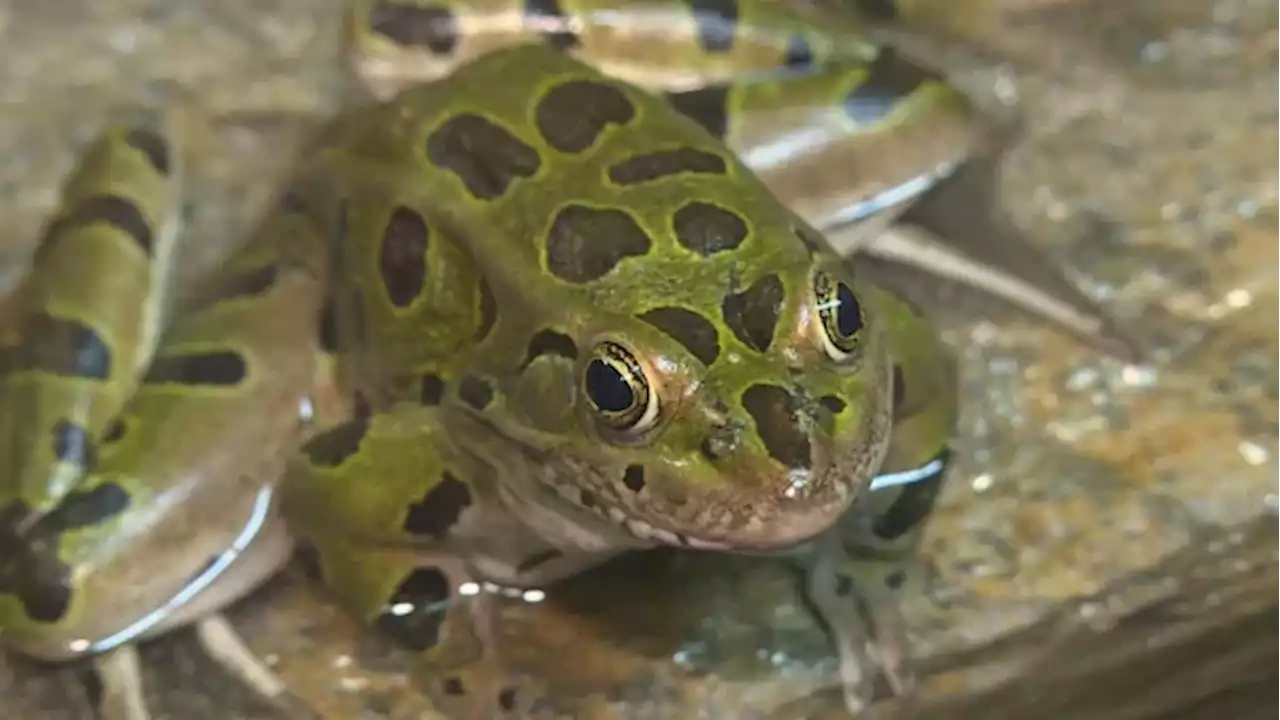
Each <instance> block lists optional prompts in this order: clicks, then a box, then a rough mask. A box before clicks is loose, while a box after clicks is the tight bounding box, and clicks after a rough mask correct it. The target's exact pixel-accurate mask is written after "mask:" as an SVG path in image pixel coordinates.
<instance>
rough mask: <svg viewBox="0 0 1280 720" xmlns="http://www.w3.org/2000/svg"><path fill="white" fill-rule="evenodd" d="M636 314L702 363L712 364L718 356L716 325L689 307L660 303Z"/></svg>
mask: <svg viewBox="0 0 1280 720" xmlns="http://www.w3.org/2000/svg"><path fill="white" fill-rule="evenodd" d="M639 317H640V319H641V320H643V321H645V322H647V323H649V324H650V325H652V326H654V327H655V328H657V329H659V330H661V331H662V332H663V333H665V334H666V335H668V336H670V337H671V338H672V339H673V340H675V341H676V342H678V343H680V344H681V345H683V346H684V348H685V349H686V350H688V351H689V353H690V354H691V355H693V356H694V357H696V358H698V360H699V361H700V362H702V364H703V365H707V366H711V365H712V364H714V363H715V361H716V358H718V357H720V336H719V335H718V334H717V333H716V326H715V325H712V324H711V321H710V320H708V319H706V318H704V317H702V316H701V315H699V314H698V313H696V312H694V311H692V310H689V309H687V308H681V307H661V308H655V309H653V310H650V311H648V312H646V313H644V314H642V315H640V316H639Z"/></svg>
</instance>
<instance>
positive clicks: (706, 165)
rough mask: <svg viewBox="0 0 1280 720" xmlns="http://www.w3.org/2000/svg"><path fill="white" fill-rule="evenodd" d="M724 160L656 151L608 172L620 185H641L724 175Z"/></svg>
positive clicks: (686, 151)
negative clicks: (682, 177)
mask: <svg viewBox="0 0 1280 720" xmlns="http://www.w3.org/2000/svg"><path fill="white" fill-rule="evenodd" d="M725 169H726V165H725V160H724V158H723V157H721V156H720V155H716V154H715V153H710V152H707V151H705V150H696V149H694V148H673V149H670V150H657V151H654V152H651V153H645V154H643V155H634V156H632V157H630V158H627V159H626V160H623V161H621V162H618V163H615V164H614V165H613V166H611V167H610V168H609V180H610V181H612V182H613V183H614V184H617V185H624V186H625V185H639V184H640V183H644V182H649V181H652V180H658V179H661V178H665V177H671V176H672V175H681V174H684V173H692V174H695V175H723V174H724V173H725Z"/></svg>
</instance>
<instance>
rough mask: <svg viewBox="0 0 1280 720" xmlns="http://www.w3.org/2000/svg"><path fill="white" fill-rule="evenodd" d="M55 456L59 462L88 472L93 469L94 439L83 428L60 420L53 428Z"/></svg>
mask: <svg viewBox="0 0 1280 720" xmlns="http://www.w3.org/2000/svg"><path fill="white" fill-rule="evenodd" d="M53 455H54V457H56V458H58V462H63V463H66V464H68V465H73V466H75V467H77V468H79V469H80V470H81V471H87V470H89V469H90V468H91V467H93V458H94V447H93V438H92V437H90V436H89V432H88V431H87V430H85V429H84V428H83V427H81V426H79V425H76V424H75V423H73V422H71V421H69V420H59V421H58V422H57V423H56V424H55V425H54V426H53Z"/></svg>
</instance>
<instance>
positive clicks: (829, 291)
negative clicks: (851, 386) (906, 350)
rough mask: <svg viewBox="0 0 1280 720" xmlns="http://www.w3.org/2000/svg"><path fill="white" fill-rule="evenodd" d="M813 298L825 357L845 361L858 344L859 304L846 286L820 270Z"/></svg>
mask: <svg viewBox="0 0 1280 720" xmlns="http://www.w3.org/2000/svg"><path fill="white" fill-rule="evenodd" d="M813 295H814V299H815V301H816V303H817V308H818V324H819V325H821V327H820V328H819V332H818V335H819V336H821V338H822V346H823V347H824V348H825V349H826V351H827V355H829V356H830V357H831V359H832V360H835V361H837V362H840V361H843V360H846V359H848V358H849V356H850V355H852V354H853V353H854V351H856V350H857V349H858V344H859V342H860V341H861V335H862V325H863V321H864V318H863V315H862V304H861V303H859V302H858V298H857V296H856V295H854V294H853V288H851V287H849V284H848V283H846V282H844V281H842V280H836V279H835V278H833V277H831V276H830V275H828V274H827V273H825V272H822V271H821V270H819V271H818V272H816V273H814V275H813Z"/></svg>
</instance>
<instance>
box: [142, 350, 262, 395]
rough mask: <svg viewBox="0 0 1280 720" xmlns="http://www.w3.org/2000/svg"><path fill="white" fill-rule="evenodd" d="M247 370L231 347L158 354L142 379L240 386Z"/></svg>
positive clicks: (241, 359)
mask: <svg viewBox="0 0 1280 720" xmlns="http://www.w3.org/2000/svg"><path fill="white" fill-rule="evenodd" d="M247 373H248V368H247V367H246V366H245V360H244V356H242V355H241V354H240V353H238V352H233V351H230V350H224V351H218V352H210V353H200V354H194V353H193V354H190V355H158V356H156V358H155V359H154V360H152V361H151V367H150V368H148V369H147V375H146V377H145V378H143V380H142V381H143V382H144V383H146V384H148V385H159V384H164V383H176V384H179V385H217V386H222V387H229V386H234V385H239V384H240V383H241V382H242V381H243V380H244V379H245V375H246V374H247Z"/></svg>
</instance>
